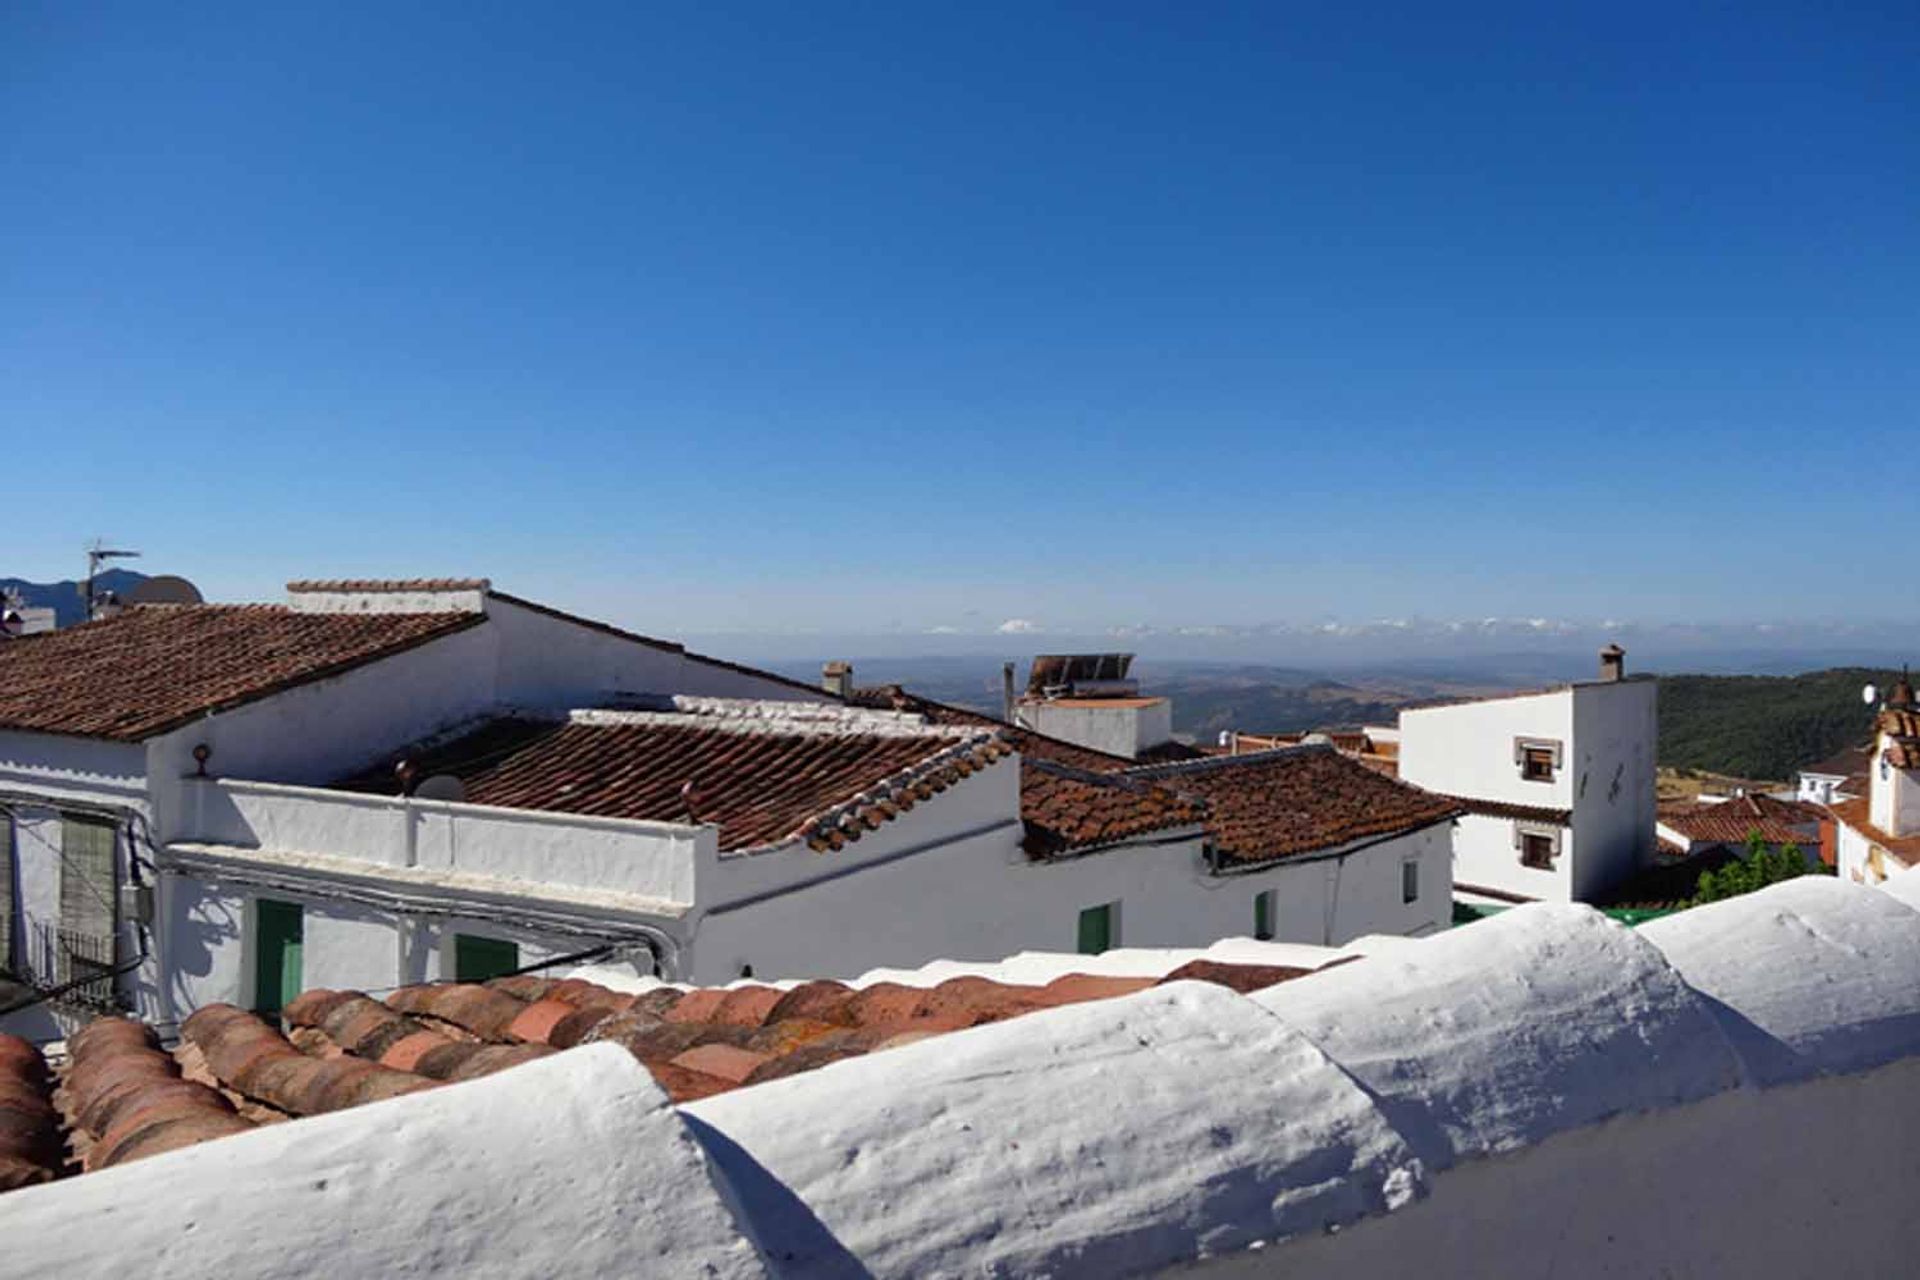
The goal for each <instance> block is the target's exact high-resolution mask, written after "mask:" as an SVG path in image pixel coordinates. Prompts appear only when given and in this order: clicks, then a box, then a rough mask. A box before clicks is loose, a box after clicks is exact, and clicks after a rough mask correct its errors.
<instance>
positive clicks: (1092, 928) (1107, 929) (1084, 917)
mask: <svg viewBox="0 0 1920 1280" xmlns="http://www.w3.org/2000/svg"><path fill="white" fill-rule="evenodd" d="M1118 905H1119V904H1118V903H1114V902H1109V903H1107V904H1106V905H1104V906H1099V907H1088V908H1087V909H1086V910H1085V911H1082V912H1081V913H1080V954H1081V955H1083V956H1097V955H1099V954H1100V953H1101V952H1102V951H1105V950H1106V949H1107V948H1109V947H1111V946H1112V945H1113V944H1114V941H1115V938H1114V934H1115V930H1114V927H1113V924H1114V919H1113V918H1114V915H1115V914H1116V912H1115V911H1114V908H1115V907H1117V906H1118Z"/></svg>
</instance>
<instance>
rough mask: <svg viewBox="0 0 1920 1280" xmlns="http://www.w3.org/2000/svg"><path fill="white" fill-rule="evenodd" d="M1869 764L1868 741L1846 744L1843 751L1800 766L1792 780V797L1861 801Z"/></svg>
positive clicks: (1870, 746) (1817, 801)
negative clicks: (1859, 745) (1802, 767)
mask: <svg viewBox="0 0 1920 1280" xmlns="http://www.w3.org/2000/svg"><path fill="white" fill-rule="evenodd" d="M1872 767H1873V744H1872V743H1868V744H1867V745H1866V746H1864V747H1848V748H1847V749H1846V750H1845V751H1841V752H1837V753H1836V754H1834V755H1831V756H1828V757H1827V758H1826V759H1825V760H1822V761H1820V762H1819V763H1817V764H1810V765H1808V766H1807V767H1806V768H1804V769H1801V770H1800V771H1799V772H1798V774H1797V775H1796V777H1795V781H1794V798H1795V799H1797V800H1801V801H1804V802H1805V803H1807V804H1832V803H1833V802H1834V801H1836V800H1864V799H1865V798H1866V795H1867V779H1868V777H1869V775H1870V774H1871V771H1872Z"/></svg>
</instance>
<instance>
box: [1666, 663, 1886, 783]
mask: <svg viewBox="0 0 1920 1280" xmlns="http://www.w3.org/2000/svg"><path fill="white" fill-rule="evenodd" d="M1894 678H1895V674H1894V673H1892V672H1888V671H1876V670H1870V669H1868V668H1864V667H1837V668H1834V669H1833V670H1830V671H1814V672H1809V673H1808V674H1806V675H1801V676H1662V677H1660V746H1659V757H1660V763H1661V764H1663V765H1671V766H1674V767H1676V768H1684V769H1709V770H1712V771H1713V772H1715V773H1728V774H1734V775H1736V776H1738V777H1743V778H1774V779H1786V778H1790V777H1792V775H1793V773H1794V771H1795V770H1796V769H1799V768H1800V767H1801V766H1803V765H1809V764H1813V763H1814V762H1816V761H1818V760H1821V759H1824V758H1825V757H1827V756H1830V755H1832V754H1833V753H1834V752H1836V751H1839V750H1841V749H1842V748H1844V747H1850V746H1854V745H1856V744H1858V743H1861V742H1864V741H1866V738H1867V735H1868V733H1869V732H1870V731H1871V729H1872V725H1873V708H1871V707H1869V706H1867V705H1866V704H1865V703H1863V702H1862V701H1861V700H1860V689H1861V686H1863V685H1866V684H1874V685H1877V686H1879V688H1880V689H1881V690H1882V691H1884V690H1886V689H1887V688H1889V687H1890V686H1891V685H1892V683H1893V681H1894Z"/></svg>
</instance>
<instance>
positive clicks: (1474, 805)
mask: <svg viewBox="0 0 1920 1280" xmlns="http://www.w3.org/2000/svg"><path fill="white" fill-rule="evenodd" d="M1447 799H1449V800H1451V801H1453V802H1454V803H1455V804H1457V805H1459V806H1460V807H1461V808H1462V809H1465V810H1466V811H1467V812H1468V813H1477V814H1480V815H1481V816H1482V817H1487V818H1517V819H1519V820H1520V821H1522V822H1547V823H1553V824H1555V825H1557V826H1562V827H1564V826H1566V825H1567V823H1569V822H1571V821H1572V820H1573V810H1571V809H1549V808H1547V807H1546V806H1544V805H1536V804H1508V803H1507V802H1506V801H1504V800H1480V799H1476V798H1475V797H1473V796H1448V797H1447Z"/></svg>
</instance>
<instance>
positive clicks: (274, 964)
mask: <svg viewBox="0 0 1920 1280" xmlns="http://www.w3.org/2000/svg"><path fill="white" fill-rule="evenodd" d="M254 914H255V929H254V953H253V956H254V967H253V1007H254V1008H255V1009H257V1010H259V1011H260V1012H261V1013H278V1012H280V1010H281V1009H283V1008H285V1007H286V1005H287V1004H288V1002H290V1001H291V1000H292V999H293V998H294V997H295V996H297V995H299V994H300V968H301V959H302V957H301V951H302V950H303V949H304V945H305V940H306V919H305V912H303V911H302V910H301V909H300V906H299V904H298V903H292V902H275V901H273V900H272V899H271V898H260V899H257V900H256V901H255V902H254Z"/></svg>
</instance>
